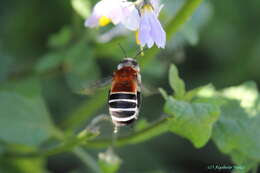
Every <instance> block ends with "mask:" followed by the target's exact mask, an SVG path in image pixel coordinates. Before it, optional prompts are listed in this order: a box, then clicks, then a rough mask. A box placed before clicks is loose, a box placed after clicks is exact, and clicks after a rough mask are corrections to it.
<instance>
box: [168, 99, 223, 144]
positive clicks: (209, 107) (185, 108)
mask: <svg viewBox="0 0 260 173" xmlns="http://www.w3.org/2000/svg"><path fill="white" fill-rule="evenodd" d="M164 111H165V112H166V113H167V114H169V115H172V116H174V118H173V120H172V123H171V128H170V129H171V131H172V132H174V133H176V134H178V135H180V136H182V137H184V138H187V139H189V140H190V141H191V142H192V143H193V144H194V146H195V147H197V148H200V147H203V146H204V145H205V144H206V143H207V142H208V140H209V139H210V137H211V131H212V127H213V124H214V123H215V122H216V121H217V120H218V118H219V114H220V109H219V107H218V106H217V105H215V104H210V103H189V102H184V101H177V100H175V99H174V98H172V97H169V98H168V99H167V101H166V104H165V106H164Z"/></svg>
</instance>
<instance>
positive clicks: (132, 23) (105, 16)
mask: <svg viewBox="0 0 260 173" xmlns="http://www.w3.org/2000/svg"><path fill="white" fill-rule="evenodd" d="M137 16H138V11H137V9H136V8H135V6H134V4H133V3H132V2H127V1H126V0H101V1H99V2H98V3H97V4H96V5H95V7H94V10H93V12H92V14H91V16H90V17H89V18H88V19H87V20H86V21H85V26H87V27H91V28H93V27H97V26H105V25H107V24H108V23H110V21H112V23H113V24H115V25H117V24H119V23H122V24H123V25H124V26H125V27H126V28H128V29H130V30H136V29H137V28H138V26H139V17H137Z"/></svg>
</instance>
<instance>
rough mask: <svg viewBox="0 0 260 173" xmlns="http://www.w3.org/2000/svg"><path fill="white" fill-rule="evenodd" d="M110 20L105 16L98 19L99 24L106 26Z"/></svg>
mask: <svg viewBox="0 0 260 173" xmlns="http://www.w3.org/2000/svg"><path fill="white" fill-rule="evenodd" d="M110 21H111V20H110V19H109V18H107V17H106V16H102V17H100V19H99V26H106V25H108V24H109V23H110Z"/></svg>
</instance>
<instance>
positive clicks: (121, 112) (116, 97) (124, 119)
mask: <svg viewBox="0 0 260 173" xmlns="http://www.w3.org/2000/svg"><path fill="white" fill-rule="evenodd" d="M109 111H110V114H111V118H112V120H113V122H114V123H116V124H118V125H127V124H129V123H131V122H132V121H134V120H135V119H136V118H137V114H138V111H139V110H138V103H137V96H136V94H134V93H112V94H110V96H109Z"/></svg>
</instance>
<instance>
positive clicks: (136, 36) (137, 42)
mask: <svg viewBox="0 0 260 173" xmlns="http://www.w3.org/2000/svg"><path fill="white" fill-rule="evenodd" d="M138 33H139V32H138V31H136V32H135V41H136V44H138V45H140V44H141V42H140V40H139V38H138Z"/></svg>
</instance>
